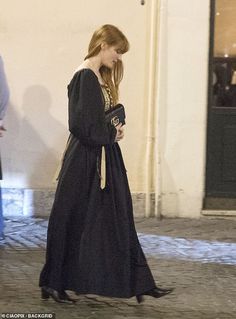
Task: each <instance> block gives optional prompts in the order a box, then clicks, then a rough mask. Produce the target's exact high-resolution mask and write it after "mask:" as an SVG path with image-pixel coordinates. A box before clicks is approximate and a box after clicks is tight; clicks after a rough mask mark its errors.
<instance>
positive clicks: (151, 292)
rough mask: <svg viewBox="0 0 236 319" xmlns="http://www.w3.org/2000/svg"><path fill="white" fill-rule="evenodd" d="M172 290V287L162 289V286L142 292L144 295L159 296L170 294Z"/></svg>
mask: <svg viewBox="0 0 236 319" xmlns="http://www.w3.org/2000/svg"><path fill="white" fill-rule="evenodd" d="M173 290H174V288H169V289H164V288H158V287H156V288H153V289H151V290H149V291H147V292H145V293H144V295H148V296H151V297H154V298H161V297H163V296H165V295H168V294H170V293H171V292H172V291H173Z"/></svg>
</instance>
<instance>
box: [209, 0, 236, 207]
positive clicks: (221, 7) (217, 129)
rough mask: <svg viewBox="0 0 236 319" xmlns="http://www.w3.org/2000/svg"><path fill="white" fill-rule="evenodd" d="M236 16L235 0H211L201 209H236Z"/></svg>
mask: <svg viewBox="0 0 236 319" xmlns="http://www.w3.org/2000/svg"><path fill="white" fill-rule="evenodd" d="M235 17H236V1H235V0H211V30H210V31H211V32H210V35H211V39H210V55H209V96H208V130H207V165H206V192H205V200H204V209H226V210H235V209H236V19H235Z"/></svg>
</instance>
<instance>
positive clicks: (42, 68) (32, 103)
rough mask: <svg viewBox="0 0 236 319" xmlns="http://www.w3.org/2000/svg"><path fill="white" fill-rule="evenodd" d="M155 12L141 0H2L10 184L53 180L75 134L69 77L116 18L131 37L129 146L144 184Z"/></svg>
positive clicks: (128, 156) (129, 158)
mask: <svg viewBox="0 0 236 319" xmlns="http://www.w3.org/2000/svg"><path fill="white" fill-rule="evenodd" d="M111 2H112V5H111ZM147 11H148V7H147V6H141V5H140V2H139V1H131V2H129V1H128V2H127V1H125V0H121V1H111V0H102V1H91V0H90V1H88V0H69V1H64V0H63V1H57V0H51V1H47V2H45V1H43V2H42V1H40V0H34V1H32V0H22V1H20V2H19V1H17V0H10V1H5V2H3V3H2V4H1V12H0V25H1V27H0V41H1V55H2V56H3V58H4V61H5V68H6V73H7V76H8V80H9V86H10V90H11V101H10V105H9V110H8V114H7V118H6V121H5V122H6V127H7V129H8V132H7V134H6V135H5V138H4V139H3V140H2V158H3V165H4V183H3V186H4V187H19V188H50V187H53V184H52V179H53V175H54V172H55V170H56V167H57V165H58V162H59V159H60V156H61V153H62V152H63V149H64V147H65V143H66V139H67V136H68V131H67V84H68V82H69V81H70V79H71V77H72V75H73V72H74V70H75V69H76V68H77V67H78V65H79V64H81V63H82V61H83V58H84V56H85V55H86V53H87V47H88V43H89V41H90V38H91V36H92V33H93V31H94V30H95V29H96V28H98V27H99V26H100V25H102V24H105V23H112V24H115V25H117V26H118V27H120V28H121V30H123V31H124V33H125V34H126V35H127V37H128V39H129V41H130V43H131V50H130V52H129V53H128V54H126V56H124V63H125V76H124V80H123V83H122V87H121V102H123V103H124V104H125V106H126V108H127V124H128V125H127V129H126V138H125V140H124V141H122V143H121V145H122V148H123V149H124V157H125V160H126V163H127V164H126V165H127V167H128V172H129V178H130V183H131V187H132V190H133V191H134V192H137V191H142V186H143V176H142V165H143V161H142V154H143V153H144V152H145V141H144V135H145V134H144V132H145V124H144V121H143V119H144V117H145V115H144V114H145V94H144V86H145V69H146V54H147V41H148V40H147V38H148V32H147V28H148V22H147V19H148V17H147ZM131 22H132V23H131ZM134 158H135V160H133V159H134Z"/></svg>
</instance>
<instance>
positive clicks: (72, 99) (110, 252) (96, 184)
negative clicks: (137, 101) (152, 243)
mask: <svg viewBox="0 0 236 319" xmlns="http://www.w3.org/2000/svg"><path fill="white" fill-rule="evenodd" d="M68 97H69V130H70V133H71V135H70V139H69V143H68V147H67V150H66V152H65V155H64V160H63V163H62V168H61V172H60V175H59V181H58V185H57V190H56V194H55V199H54V204H53V207H52V211H51V215H50V218H49V225H48V235H47V251H46V263H45V265H44V267H43V269H42V272H41V274H40V280H39V286H40V287H42V286H47V287H50V288H53V289H55V290H58V291H61V290H71V291H74V292H77V293H79V294H97V295H102V296H110V297H121V298H129V297H132V296H136V295H139V294H142V293H144V292H146V291H148V290H150V289H153V288H155V287H156V285H155V282H154V279H153V276H152V274H151V271H150V269H149V266H148V264H147V261H146V258H145V256H144V253H143V251H142V248H141V246H140V243H139V240H138V237H137V234H136V230H135V225H134V219H133V208H132V200H131V194H130V190H129V185H128V180H127V176H126V169H125V166H124V163H123V159H122V154H121V151H120V148H119V145H118V143H115V142H114V140H115V135H116V129H115V128H114V127H113V126H111V125H107V124H105V111H104V95H103V93H102V89H101V85H100V83H99V82H98V79H97V76H96V75H95V73H94V72H93V71H92V70H90V69H82V70H80V71H77V72H76V73H75V75H74V77H73V78H72V80H71V82H70V84H69V85H68ZM102 146H104V147H105V154H106V186H105V188H101V186H100V178H101V176H100V173H101V172H100V167H101V165H100V164H101V152H102Z"/></svg>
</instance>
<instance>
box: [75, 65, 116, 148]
mask: <svg viewBox="0 0 236 319" xmlns="http://www.w3.org/2000/svg"><path fill="white" fill-rule="evenodd" d="M69 130H70V132H71V133H72V134H73V135H74V136H76V137H78V138H79V139H80V141H81V143H82V144H85V145H90V146H101V145H108V144H110V145H111V144H113V143H114V142H115V137H116V134H117V130H116V128H115V127H114V126H112V125H107V124H106V122H105V114H104V105H103V100H102V92H101V88H100V86H99V83H98V80H97V78H96V75H95V74H94V73H93V72H92V71H91V70H87V69H86V70H82V71H80V72H78V73H77V74H75V76H74V78H73V80H72V82H71V83H70V85H69Z"/></svg>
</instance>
